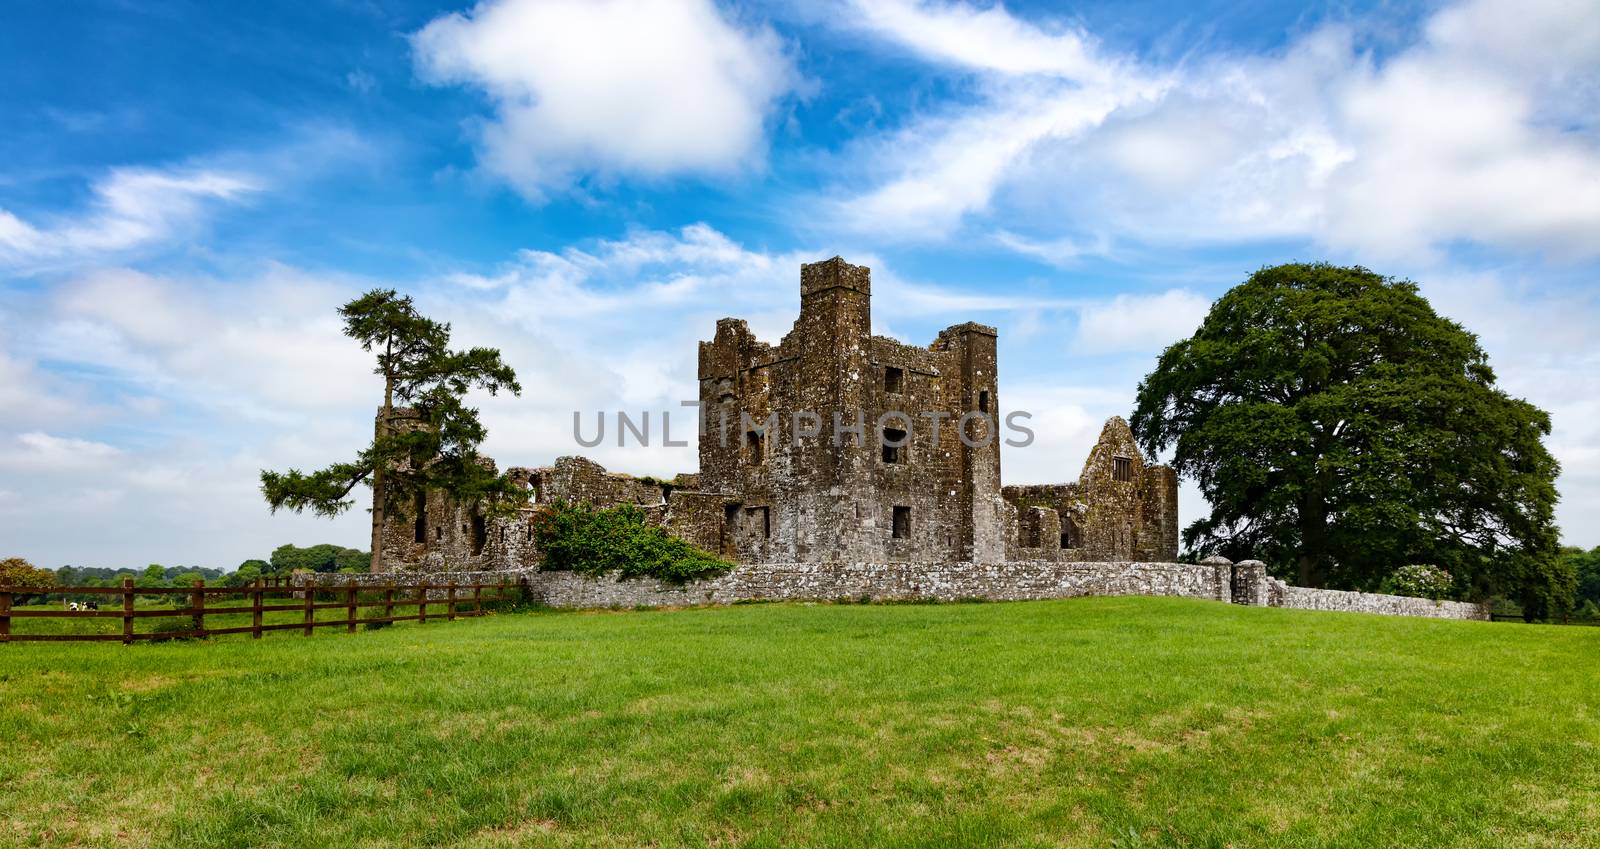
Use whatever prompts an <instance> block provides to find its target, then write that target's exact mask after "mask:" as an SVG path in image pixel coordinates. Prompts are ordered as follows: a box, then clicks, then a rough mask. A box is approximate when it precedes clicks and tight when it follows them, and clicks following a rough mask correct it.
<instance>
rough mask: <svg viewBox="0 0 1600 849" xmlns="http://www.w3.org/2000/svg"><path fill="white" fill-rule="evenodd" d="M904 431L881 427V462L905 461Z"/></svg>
mask: <svg viewBox="0 0 1600 849" xmlns="http://www.w3.org/2000/svg"><path fill="white" fill-rule="evenodd" d="M905 442H906V432H905V431H903V430H899V429H897V428H892V427H886V428H884V429H883V462H885V463H904V462H905V461H906V445H905Z"/></svg>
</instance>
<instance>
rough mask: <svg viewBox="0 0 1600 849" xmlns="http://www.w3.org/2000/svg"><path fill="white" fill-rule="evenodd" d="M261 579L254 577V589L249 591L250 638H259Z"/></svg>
mask: <svg viewBox="0 0 1600 849" xmlns="http://www.w3.org/2000/svg"><path fill="white" fill-rule="evenodd" d="M261 583H262V581H261V579H260V578H257V579H256V586H255V590H254V591H253V592H251V593H250V606H251V607H252V608H254V609H253V610H251V611H250V639H252V640H259V639H261Z"/></svg>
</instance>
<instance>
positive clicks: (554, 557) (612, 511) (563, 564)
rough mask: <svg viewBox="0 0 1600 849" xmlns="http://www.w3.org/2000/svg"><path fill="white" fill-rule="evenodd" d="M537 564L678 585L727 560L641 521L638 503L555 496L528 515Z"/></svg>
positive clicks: (719, 570)
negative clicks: (599, 503) (602, 504)
mask: <svg viewBox="0 0 1600 849" xmlns="http://www.w3.org/2000/svg"><path fill="white" fill-rule="evenodd" d="M533 533H534V538H535V539H536V540H538V543H539V548H540V551H542V552H543V556H544V559H543V562H542V564H541V566H542V568H544V569H549V570H553V571H569V572H579V573H582V574H585V575H613V574H614V575H617V576H618V577H619V578H646V577H648V578H657V579H659V580H663V581H667V582H669V583H674V584H681V583H684V582H685V581H692V580H696V579H699V578H707V577H711V576H713V575H720V574H723V573H725V572H727V571H728V570H729V569H731V568H732V565H731V564H729V563H727V562H725V561H723V560H721V559H720V558H718V557H716V556H715V555H712V554H710V553H708V552H706V551H702V550H701V549H699V548H696V547H695V546H693V545H690V544H689V543H688V542H685V541H684V540H681V539H679V538H677V537H675V536H673V535H671V534H669V533H667V532H666V531H665V530H663V529H661V528H659V527H656V526H655V525H652V524H650V523H649V522H647V521H645V514H644V511H643V510H640V509H639V508H638V507H637V506H635V505H632V504H624V505H621V506H619V507H609V508H606V509H596V508H595V507H594V506H593V505H590V504H587V503H584V504H573V503H571V502H568V501H556V502H553V503H551V504H549V505H546V506H544V507H541V508H540V509H539V511H538V512H537V513H535V514H534V517H533Z"/></svg>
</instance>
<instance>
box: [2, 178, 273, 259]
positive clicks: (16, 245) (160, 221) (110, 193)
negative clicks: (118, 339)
mask: <svg viewBox="0 0 1600 849" xmlns="http://www.w3.org/2000/svg"><path fill="white" fill-rule="evenodd" d="M258 188H259V186H258V183H257V182H256V180H255V178H253V177H251V176H248V175H245V174H240V173H230V172H223V171H212V170H204V169H198V170H157V169H147V168H119V169H115V170H113V171H111V172H110V173H109V174H108V175H107V176H106V177H105V178H104V179H102V180H99V181H98V182H96V183H95V184H94V186H93V187H92V195H93V199H92V200H91V201H90V203H89V205H88V207H87V208H86V209H85V210H83V211H82V212H81V213H79V214H78V215H76V216H69V217H64V218H57V219H54V220H50V221H43V222H40V223H30V222H28V221H24V220H22V219H21V218H19V217H17V216H16V215H15V214H13V213H10V212H7V211H6V210H4V209H0V267H3V266H12V267H23V268H30V267H36V266H48V265H50V264H53V263H57V262H60V261H64V260H82V259H85V258H89V257H95V256H103V255H106V254H115V253H120V252H123V251H128V250H132V249H135V248H139V247H143V246H146V245H149V244H152V243H155V242H159V241H163V240H166V239H170V238H172V237H173V236H175V235H177V234H179V233H182V232H185V231H186V230H188V229H190V228H192V227H194V226H195V225H196V224H198V223H199V221H200V218H201V216H202V214H203V213H204V212H205V210H206V208H207V206H208V205H209V204H211V203H216V202H229V201H237V200H239V199H241V198H242V197H244V196H245V195H247V194H249V193H251V192H253V191H256V190H257V189H258Z"/></svg>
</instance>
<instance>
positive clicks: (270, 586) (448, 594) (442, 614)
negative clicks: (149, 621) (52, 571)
mask: <svg viewBox="0 0 1600 849" xmlns="http://www.w3.org/2000/svg"><path fill="white" fill-rule="evenodd" d="M513 586H514V585H512V584H509V583H507V582H505V581H500V582H498V583H494V584H456V583H447V584H430V583H428V582H427V581H422V582H420V583H415V584H386V585H381V586H372V585H365V586H363V585H358V584H357V583H356V582H355V581H354V580H352V581H349V582H348V583H346V584H344V585H343V586H339V585H318V586H312V585H302V586H295V585H293V584H291V583H289V582H287V581H283V580H273V581H271V582H270V583H269V582H268V581H265V580H259V581H256V582H255V583H253V584H250V585H247V586H242V587H208V586H206V585H205V581H196V582H195V585H194V586H192V587H136V586H134V584H133V579H132V578H126V579H124V580H123V582H122V586H121V587H50V588H48V589H46V590H41V589H32V588H26V587H9V586H3V585H0V643H17V642H121V643H123V644H124V645H128V644H131V643H133V642H134V641H135V640H173V639H183V638H191V637H214V636H220V635H223V634H249V635H250V636H251V637H252V638H253V639H258V640H259V639H261V635H262V634H263V633H265V632H267V631H294V630H298V631H300V632H301V633H302V634H303V635H304V636H307V637H309V636H311V635H312V632H313V631H315V630H316V629H317V628H331V627H337V626H341V625H342V626H344V627H345V629H346V631H348V632H349V633H352V634H353V633H355V630H356V626H358V625H365V624H369V623H392V622H417V623H426V622H427V621H428V620H429V619H433V620H435V621H437V620H439V619H444V620H446V621H453V620H455V619H457V618H464V617H473V616H482V615H483V614H484V604H485V603H486V602H487V603H490V604H493V603H495V602H499V601H504V600H506V599H507V598H508V597H509V592H510V590H511V589H512V588H513ZM485 590H491V591H493V592H492V594H486V593H485V592H484V591H485ZM46 593H48V594H49V595H63V596H67V595H112V596H120V597H121V601H122V606H121V608H120V609H114V610H16V609H13V604H12V602H13V601H14V600H15V599H16V598H17V597H18V596H22V597H27V596H34V595H44V594H46ZM149 595H156V596H163V595H165V596H186V597H187V598H188V606H186V607H173V608H159V609H151V608H145V609H136V608H135V606H134V600H135V599H137V598H138V597H139V596H149ZM215 596H243V597H244V599H245V600H246V602H247V603H245V604H244V605H242V606H241V605H239V604H237V603H232V601H233V600H229V599H218V601H223V602H227V603H224V604H222V605H221V606H218V605H217V604H210V605H208V604H207V601H206V600H207V598H208V597H215ZM296 596H299V599H298V600H296V601H293V602H292V603H287V604H283V603H279V604H269V603H268V601H269V600H271V601H281V600H282V599H284V598H287V599H294V598H295V597H296ZM319 596H321V597H323V598H328V597H330V596H331V597H333V598H334V599H335V600H332V601H318V600H317V599H318V597H319ZM341 596H342V598H340V597H341ZM469 603H470V604H471V607H469V608H467V609H465V610H457V607H459V606H461V605H464V604H469ZM430 605H434V606H435V608H434V609H435V611H436V612H434V613H432V614H429V612H428V607H429V606H430ZM440 605H442V606H443V610H442V611H440V610H439V607H438V606H440ZM380 608H381V609H382V612H383V615H382V616H362V615H361V614H362V612H363V611H365V610H372V611H374V612H376V611H377V610H378V609H380ZM397 608H398V609H401V610H405V609H408V608H415V612H414V613H401V614H396V613H395V610H396V609H397ZM319 610H343V611H345V616H344V618H342V619H318V618H317V616H316V614H317V611H319ZM288 611H300V612H301V613H302V617H301V619H300V621H298V622H279V623H272V624H266V623H264V622H263V621H262V619H263V614H266V613H282V612H288ZM244 613H248V614H250V624H249V625H242V626H230V627H225V628H207V627H206V617H207V616H222V615H227V614H244ZM153 617H162V618H167V619H171V618H188V619H190V620H191V624H192V627H191V628H189V629H188V630H181V631H145V632H140V631H136V630H135V629H134V622H135V621H137V620H139V619H146V618H153ZM15 619H121V620H122V633H120V634H13V633H11V623H12V620H15Z"/></svg>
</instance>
